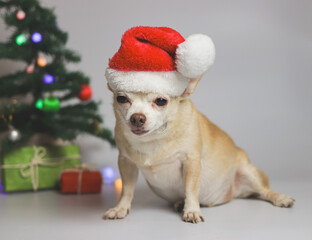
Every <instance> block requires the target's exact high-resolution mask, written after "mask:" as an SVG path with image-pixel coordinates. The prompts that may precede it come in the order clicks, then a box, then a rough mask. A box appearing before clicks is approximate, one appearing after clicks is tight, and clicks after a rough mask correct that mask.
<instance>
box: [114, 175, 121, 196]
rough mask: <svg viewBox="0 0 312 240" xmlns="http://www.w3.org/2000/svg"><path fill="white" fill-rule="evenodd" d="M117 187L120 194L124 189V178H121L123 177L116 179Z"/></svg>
mask: <svg viewBox="0 0 312 240" xmlns="http://www.w3.org/2000/svg"><path fill="white" fill-rule="evenodd" d="M115 188H116V192H117V193H118V194H120V193H121V191H122V180H121V178H118V179H116V180H115Z"/></svg>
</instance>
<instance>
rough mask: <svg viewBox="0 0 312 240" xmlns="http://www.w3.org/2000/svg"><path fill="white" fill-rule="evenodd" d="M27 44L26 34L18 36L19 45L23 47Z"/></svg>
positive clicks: (17, 42)
mask: <svg viewBox="0 0 312 240" xmlns="http://www.w3.org/2000/svg"><path fill="white" fill-rule="evenodd" d="M25 42H26V37H25V35H24V34H20V35H18V36H17V37H16V44H17V45H19V46H20V45H22V44H24V43H25Z"/></svg>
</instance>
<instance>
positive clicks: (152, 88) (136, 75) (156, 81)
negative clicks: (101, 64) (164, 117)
mask: <svg viewBox="0 0 312 240" xmlns="http://www.w3.org/2000/svg"><path fill="white" fill-rule="evenodd" d="M105 77H106V79H107V81H108V84H109V86H110V88H111V89H112V90H113V91H116V92H146V93H149V92H153V93H160V94H167V95H170V96H180V95H182V93H183V92H184V90H185V89H186V87H187V85H188V82H189V78H187V77H185V76H183V75H181V74H180V73H179V72H177V71H170V72H150V71H130V72H126V71H118V70H115V69H112V68H109V67H108V68H107V69H106V72H105Z"/></svg>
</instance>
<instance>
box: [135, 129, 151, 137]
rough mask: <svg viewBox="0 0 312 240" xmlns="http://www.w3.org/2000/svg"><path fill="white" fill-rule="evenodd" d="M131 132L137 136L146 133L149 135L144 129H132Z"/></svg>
mask: <svg viewBox="0 0 312 240" xmlns="http://www.w3.org/2000/svg"><path fill="white" fill-rule="evenodd" d="M131 132H132V133H134V134H135V135H139V136H141V135H143V134H145V133H148V131H145V130H143V129H131Z"/></svg>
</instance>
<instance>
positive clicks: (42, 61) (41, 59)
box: [37, 57, 47, 67]
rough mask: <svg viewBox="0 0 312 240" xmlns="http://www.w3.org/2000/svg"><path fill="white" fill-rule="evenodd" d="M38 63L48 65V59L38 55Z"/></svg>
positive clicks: (41, 65)
mask: <svg viewBox="0 0 312 240" xmlns="http://www.w3.org/2000/svg"><path fill="white" fill-rule="evenodd" d="M37 64H38V66H39V67H45V66H46V65H47V60H46V59H45V58H44V57H38V59H37Z"/></svg>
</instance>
